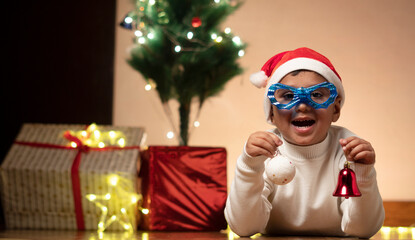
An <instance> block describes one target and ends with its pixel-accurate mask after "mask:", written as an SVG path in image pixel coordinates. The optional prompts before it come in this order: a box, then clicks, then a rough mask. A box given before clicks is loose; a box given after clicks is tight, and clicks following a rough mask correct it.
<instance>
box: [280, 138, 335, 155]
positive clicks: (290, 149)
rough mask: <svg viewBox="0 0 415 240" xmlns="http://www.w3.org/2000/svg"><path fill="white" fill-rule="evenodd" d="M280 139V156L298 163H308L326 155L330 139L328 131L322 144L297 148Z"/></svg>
mask: <svg viewBox="0 0 415 240" xmlns="http://www.w3.org/2000/svg"><path fill="white" fill-rule="evenodd" d="M281 139H282V141H283V144H282V145H281V147H280V151H281V153H282V155H285V156H287V157H288V158H291V159H296V160H299V161H309V160H314V159H319V158H321V157H322V156H323V155H325V154H326V153H327V150H328V148H329V147H330V143H331V139H332V137H331V135H330V131H329V132H328V133H327V136H326V138H325V139H324V140H323V141H322V142H320V143H317V144H314V145H310V146H298V145H294V144H291V143H288V142H287V141H285V139H284V138H283V137H282V136H281Z"/></svg>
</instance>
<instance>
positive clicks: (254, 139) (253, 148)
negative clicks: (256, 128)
mask: <svg viewBox="0 0 415 240" xmlns="http://www.w3.org/2000/svg"><path fill="white" fill-rule="evenodd" d="M281 144H282V141H281V139H280V138H279V137H277V135H275V134H274V133H271V132H264V131H260V132H255V133H253V134H251V135H250V136H249V138H248V141H247V142H246V146H245V151H246V153H247V154H248V155H249V156H251V157H257V156H260V155H264V156H267V157H270V158H272V157H274V154H275V152H276V151H277V148H278V147H279V146H281Z"/></svg>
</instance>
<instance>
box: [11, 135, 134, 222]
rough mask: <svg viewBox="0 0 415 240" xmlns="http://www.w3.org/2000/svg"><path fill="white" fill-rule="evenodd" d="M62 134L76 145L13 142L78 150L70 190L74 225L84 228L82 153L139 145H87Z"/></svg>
mask: <svg viewBox="0 0 415 240" xmlns="http://www.w3.org/2000/svg"><path fill="white" fill-rule="evenodd" d="M63 136H64V137H65V138H66V139H68V140H69V141H72V142H75V143H76V147H75V148H74V147H70V146H61V145H55V144H49V143H37V142H23V141H15V142H14V143H15V144H19V145H25V146H31V147H43V148H57V149H70V150H73V149H75V150H78V152H77V154H76V156H75V159H74V161H73V162H72V167H71V180H72V192H73V198H74V206H75V216H76V225H77V227H78V229H79V230H85V223H84V215H83V211H82V196H81V181H80V179H79V166H80V164H81V156H82V153H88V152H89V151H109V150H123V149H140V146H125V147H116V146H109V147H103V148H97V147H89V146H88V145H85V144H83V143H82V141H81V140H80V139H79V138H77V137H76V136H74V135H72V134H71V132H70V131H66V132H65V133H64V134H63Z"/></svg>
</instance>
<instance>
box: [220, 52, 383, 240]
mask: <svg viewBox="0 0 415 240" xmlns="http://www.w3.org/2000/svg"><path fill="white" fill-rule="evenodd" d="M251 82H252V83H253V84H254V85H256V86H257V87H266V92H265V98H264V110H265V115H266V119H267V121H268V122H269V123H271V124H273V125H275V126H276V129H274V130H271V131H268V132H255V133H253V134H251V135H250V136H249V138H248V140H247V142H246V144H245V147H244V151H243V153H242V155H241V156H240V157H239V158H238V160H237V163H236V171H235V178H234V181H233V183H232V186H231V189H230V193H229V196H228V200H227V203H226V208H225V216H226V219H227V221H228V224H229V226H230V228H231V229H232V231H234V232H235V233H236V234H238V235H240V236H250V235H253V234H255V233H263V234H277V235H324V236H354V237H362V238H369V237H371V236H372V235H374V234H375V233H376V232H377V231H378V230H379V229H380V227H381V226H382V224H383V220H384V209H383V204H382V198H381V196H380V194H379V190H378V187H377V182H376V172H375V168H374V163H375V152H374V150H373V148H372V146H371V144H370V143H369V142H367V141H365V140H363V139H361V138H359V137H357V136H356V135H354V134H353V133H352V132H350V131H349V130H347V129H345V128H342V127H338V126H332V125H331V123H332V122H336V121H337V120H338V119H339V117H340V110H341V107H342V105H343V103H344V100H345V95H344V90H343V85H342V81H341V78H340V76H339V75H338V73H337V72H336V70H335V69H334V67H333V66H332V64H331V63H330V61H329V60H328V59H327V58H326V57H324V56H323V55H321V54H319V53H317V52H315V51H313V50H311V49H308V48H299V49H296V50H293V51H287V52H283V53H280V54H277V55H275V56H274V57H272V58H271V59H270V60H268V62H267V63H266V64H265V65H264V66H263V67H262V71H261V72H260V73H257V74H256V75H253V76H251ZM277 83H278V84H277ZM319 84H321V85H319ZM316 85H317V86H316ZM270 87H271V89H272V90H271V91H270V93H269V92H268V91H269V90H270ZM274 156H277V157H285V158H288V159H289V160H290V161H292V162H293V163H294V165H295V168H296V174H295V176H294V178H293V180H292V181H291V182H289V183H288V184H285V185H276V184H273V183H272V182H271V181H270V179H268V177H267V176H266V174H265V173H264V170H265V168H267V164H268V162H269V161H270V158H272V157H274ZM346 160H348V161H351V168H352V169H353V170H354V172H355V173H356V178H357V184H358V187H359V189H360V192H361V193H362V196H361V197H350V198H347V199H345V198H339V197H334V196H333V192H334V190H335V188H336V184H337V179H338V174H339V171H340V170H341V169H342V168H343V166H344V163H345V162H346Z"/></svg>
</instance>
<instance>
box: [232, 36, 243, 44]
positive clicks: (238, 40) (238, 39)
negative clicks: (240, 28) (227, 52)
mask: <svg viewBox="0 0 415 240" xmlns="http://www.w3.org/2000/svg"><path fill="white" fill-rule="evenodd" d="M232 41H233V42H234V43H235V44H236V45H240V44H241V38H240V37H238V36H235V37H233V38H232Z"/></svg>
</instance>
